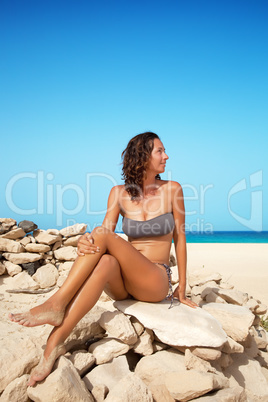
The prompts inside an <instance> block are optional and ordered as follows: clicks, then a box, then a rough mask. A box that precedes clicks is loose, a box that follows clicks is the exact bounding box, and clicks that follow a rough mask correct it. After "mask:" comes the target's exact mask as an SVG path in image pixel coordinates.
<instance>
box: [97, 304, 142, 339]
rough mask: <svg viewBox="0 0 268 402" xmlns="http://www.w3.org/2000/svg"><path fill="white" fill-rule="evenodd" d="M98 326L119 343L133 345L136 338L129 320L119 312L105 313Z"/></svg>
mask: <svg viewBox="0 0 268 402" xmlns="http://www.w3.org/2000/svg"><path fill="white" fill-rule="evenodd" d="M99 324H100V326H101V327H102V328H104V329H105V330H106V332H107V333H108V334H109V335H110V336H111V337H114V338H117V339H120V341H122V342H124V343H127V344H128V345H133V344H134V343H136V342H137V340H138V337H137V334H136V332H135V330H134V328H133V326H132V325H131V323H130V320H129V319H128V318H127V317H126V316H125V315H124V314H123V313H121V312H119V311H113V312H112V311H105V312H104V313H103V314H102V316H101V318H100V321H99Z"/></svg>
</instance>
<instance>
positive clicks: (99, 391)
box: [91, 384, 109, 402]
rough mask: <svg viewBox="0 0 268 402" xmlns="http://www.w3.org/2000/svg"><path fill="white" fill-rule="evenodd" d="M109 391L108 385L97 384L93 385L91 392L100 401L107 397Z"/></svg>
mask: <svg viewBox="0 0 268 402" xmlns="http://www.w3.org/2000/svg"><path fill="white" fill-rule="evenodd" d="M108 392H109V389H108V387H106V385H104V384H102V385H95V387H93V389H92V391H91V393H92V395H93V397H94V398H95V400H96V401H98V402H103V401H104V399H105V398H106V396H107V394H108Z"/></svg>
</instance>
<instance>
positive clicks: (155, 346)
mask: <svg viewBox="0 0 268 402" xmlns="http://www.w3.org/2000/svg"><path fill="white" fill-rule="evenodd" d="M168 348H169V346H168V345H166V344H165V343H162V342H157V341H154V342H153V351H154V353H155V352H160V350H166V349H168Z"/></svg>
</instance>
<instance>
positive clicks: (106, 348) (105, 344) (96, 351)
mask: <svg viewBox="0 0 268 402" xmlns="http://www.w3.org/2000/svg"><path fill="white" fill-rule="evenodd" d="M128 350H129V345H127V344H125V343H123V342H120V341H118V340H117V339H112V338H105V339H102V340H100V341H98V342H95V343H93V344H92V345H90V347H89V349H88V351H89V352H90V353H92V354H93V356H94V357H95V359H96V363H97V364H103V363H107V362H109V361H110V360H112V359H113V358H114V357H117V356H120V355H123V354H125V353H127V351H128Z"/></svg>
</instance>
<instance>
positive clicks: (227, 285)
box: [219, 281, 234, 289]
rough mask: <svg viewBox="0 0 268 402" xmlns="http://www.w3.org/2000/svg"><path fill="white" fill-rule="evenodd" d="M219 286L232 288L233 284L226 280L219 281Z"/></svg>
mask: <svg viewBox="0 0 268 402" xmlns="http://www.w3.org/2000/svg"><path fill="white" fill-rule="evenodd" d="M219 287H220V288H222V289H233V288H234V285H231V284H230V283H228V282H223V281H221V283H220V284H219Z"/></svg>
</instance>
